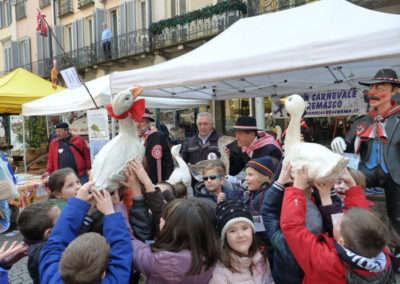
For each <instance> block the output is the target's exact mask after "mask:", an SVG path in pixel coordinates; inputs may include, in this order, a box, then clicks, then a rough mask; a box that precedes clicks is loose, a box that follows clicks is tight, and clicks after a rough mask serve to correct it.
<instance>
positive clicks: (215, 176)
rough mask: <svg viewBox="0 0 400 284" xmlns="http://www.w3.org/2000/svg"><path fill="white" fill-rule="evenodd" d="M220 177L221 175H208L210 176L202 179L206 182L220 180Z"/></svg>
mask: <svg viewBox="0 0 400 284" xmlns="http://www.w3.org/2000/svg"><path fill="white" fill-rule="evenodd" d="M220 177H221V175H210V176H206V177H203V179H202V180H203V181H206V180H208V179H210V180H215V179H216V178H220Z"/></svg>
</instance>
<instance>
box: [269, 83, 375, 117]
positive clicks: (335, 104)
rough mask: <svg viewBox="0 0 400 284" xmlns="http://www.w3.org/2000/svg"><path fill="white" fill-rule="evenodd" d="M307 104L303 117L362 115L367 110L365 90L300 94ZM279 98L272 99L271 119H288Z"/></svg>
mask: <svg viewBox="0 0 400 284" xmlns="http://www.w3.org/2000/svg"><path fill="white" fill-rule="evenodd" d="M302 97H303V99H304V101H305V102H306V103H307V104H308V106H307V107H306V114H305V117H327V116H349V115H363V114H365V113H366V110H367V103H366V102H365V100H364V97H365V90H360V89H357V90H335V91H326V92H317V93H315V92H314V93H312V92H310V93H304V94H302ZM279 99H280V97H273V98H272V99H271V100H272V116H273V118H288V117H289V116H288V114H287V112H286V110H285V107H284V105H283V104H282V102H281V101H280V100H279Z"/></svg>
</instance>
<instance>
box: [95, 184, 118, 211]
mask: <svg viewBox="0 0 400 284" xmlns="http://www.w3.org/2000/svg"><path fill="white" fill-rule="evenodd" d="M92 194H93V198H94V200H95V201H96V206H97V209H99V211H100V212H101V213H103V214H104V215H105V216H106V215H110V214H113V213H114V206H113V202H112V200H111V195H110V193H109V192H108V191H107V190H104V189H102V190H95V191H93V193H92Z"/></svg>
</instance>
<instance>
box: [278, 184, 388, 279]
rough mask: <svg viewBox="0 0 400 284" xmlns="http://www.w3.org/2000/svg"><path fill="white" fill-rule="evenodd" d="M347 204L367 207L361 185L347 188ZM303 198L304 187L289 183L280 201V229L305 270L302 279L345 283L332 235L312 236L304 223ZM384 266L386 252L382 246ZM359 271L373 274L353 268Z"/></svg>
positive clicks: (304, 204) (304, 209) (343, 271)
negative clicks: (291, 185) (292, 185)
mask: <svg viewBox="0 0 400 284" xmlns="http://www.w3.org/2000/svg"><path fill="white" fill-rule="evenodd" d="M345 204H346V208H347V209H348V208H350V207H354V206H357V207H362V208H364V209H367V210H369V207H368V204H367V200H366V198H365V195H364V192H363V190H362V188H361V187H360V186H354V187H351V188H350V189H349V190H347V191H346V198H345ZM305 213H306V199H305V198H304V196H303V191H302V190H300V189H298V188H295V187H288V188H286V189H285V195H284V198H283V204H282V213H281V229H282V232H283V235H284V236H285V239H286V241H287V244H288V246H289V248H290V250H291V251H292V253H293V256H294V257H295V259H296V260H297V262H298V264H299V265H300V266H301V268H302V269H303V271H304V274H305V275H304V278H303V282H302V283H310V284H314V283H330V284H336V283H340V284H344V283H346V268H345V266H344V265H343V262H342V261H341V260H340V258H339V257H338V254H337V251H336V248H335V246H334V239H333V238H330V237H329V236H328V234H325V235H324V234H319V235H318V236H315V235H314V234H312V233H311V232H310V231H308V230H307V228H306V227H305V226H304V222H305ZM385 254H386V258H387V266H389V265H390V261H389V255H388V253H387V250H385ZM354 271H356V272H357V273H359V274H362V275H372V274H373V273H370V272H368V271H363V270H354Z"/></svg>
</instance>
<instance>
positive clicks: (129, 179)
mask: <svg viewBox="0 0 400 284" xmlns="http://www.w3.org/2000/svg"><path fill="white" fill-rule="evenodd" d="M126 166H127V169H126V170H124V175H125V177H126V181H120V184H122V185H123V186H126V187H127V188H130V189H131V190H132V193H133V197H137V196H142V195H143V194H142V189H141V188H140V183H139V179H138V177H137V175H136V172H135V169H134V167H133V164H132V162H129V163H128V164H127V165H126Z"/></svg>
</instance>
